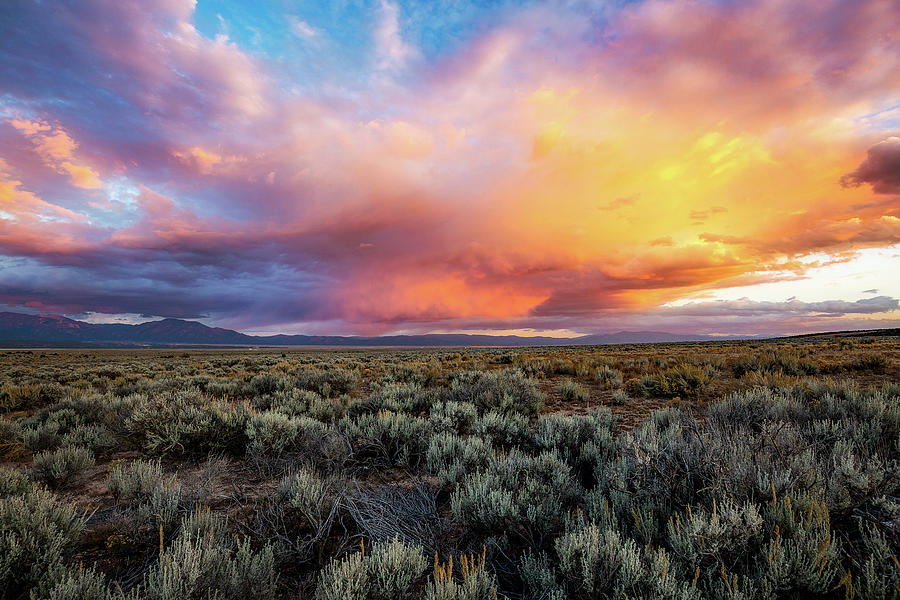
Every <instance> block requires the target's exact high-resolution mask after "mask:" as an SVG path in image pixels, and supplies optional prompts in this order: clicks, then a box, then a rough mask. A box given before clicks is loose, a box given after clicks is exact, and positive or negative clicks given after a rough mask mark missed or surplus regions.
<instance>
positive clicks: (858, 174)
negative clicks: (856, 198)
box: [841, 137, 900, 194]
mask: <svg viewBox="0 0 900 600" xmlns="http://www.w3.org/2000/svg"><path fill="white" fill-rule="evenodd" d="M864 183H868V184H869V185H871V186H872V191H873V192H875V193H876V194H900V137H889V138H888V139H886V140H884V141H881V142H878V143H877V144H875V145H874V146H872V147H871V148H869V151H868V152H867V154H866V160H864V161H863V162H862V163H860V165H859V166H858V167H857V168H856V170H855V171H853V172H851V173H847V174H846V175H844V176H843V177H841V185H842V186H844V187H845V188H846V187H859V186H860V185H862V184H864Z"/></svg>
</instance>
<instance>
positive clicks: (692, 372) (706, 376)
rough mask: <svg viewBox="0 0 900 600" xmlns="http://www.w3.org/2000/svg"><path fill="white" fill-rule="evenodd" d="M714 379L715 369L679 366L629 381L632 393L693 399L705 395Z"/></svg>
mask: <svg viewBox="0 0 900 600" xmlns="http://www.w3.org/2000/svg"><path fill="white" fill-rule="evenodd" d="M714 379H715V369H713V368H712V367H705V368H704V367H698V366H697V365H691V364H685V363H682V364H679V365H676V366H675V367H672V368H671V369H666V370H665V371H660V372H658V373H655V374H652V375H644V376H642V377H641V378H640V379H633V380H631V381H630V384H631V386H630V387H631V390H630V391H632V392H633V393H636V394H639V395H642V396H652V397H658V398H675V397H685V398H695V397H697V396H700V395H701V394H703V393H705V392H706V390H707V389H708V388H709V385H710V384H711V383H712V381H713V380H714Z"/></svg>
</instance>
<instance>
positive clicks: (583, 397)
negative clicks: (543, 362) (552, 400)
mask: <svg viewBox="0 0 900 600" xmlns="http://www.w3.org/2000/svg"><path fill="white" fill-rule="evenodd" d="M557 390H559V393H560V395H561V396H562V398H563V400H565V401H567V402H587V401H588V400H590V399H591V394H590V392H588V391H587V389H586V388H584V387H583V386H581V385H578V384H577V383H576V382H575V381H573V380H571V379H566V380H564V381H563V382H562V383H561V384H559V386H558V387H557Z"/></svg>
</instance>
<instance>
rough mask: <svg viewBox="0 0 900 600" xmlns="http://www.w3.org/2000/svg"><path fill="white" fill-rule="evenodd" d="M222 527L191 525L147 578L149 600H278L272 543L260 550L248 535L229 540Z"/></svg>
mask: <svg viewBox="0 0 900 600" xmlns="http://www.w3.org/2000/svg"><path fill="white" fill-rule="evenodd" d="M222 533H223V532H222V530H221V528H213V529H212V530H210V529H204V528H202V527H197V526H191V525H190V524H187V525H186V526H183V527H182V532H181V533H180V534H179V536H178V537H177V538H176V539H175V541H174V542H173V543H172V544H171V546H169V547H168V548H166V549H165V551H164V552H163V553H162V554H161V555H160V557H159V562H158V563H157V564H156V565H155V566H154V567H152V568H151V569H150V570H149V571H148V572H147V574H146V576H145V577H144V581H143V582H142V584H141V586H140V588H139V590H138V593H137V596H138V597H141V598H146V600H183V599H184V598H220V599H222V600H243V599H246V598H254V599H259V600H273V599H274V598H275V591H276V583H277V577H276V574H275V557H274V554H273V552H272V547H271V546H264V547H263V548H262V549H260V550H259V551H258V552H254V551H253V550H252V549H251V548H250V544H249V542H247V541H246V540H243V541H242V540H237V541H235V542H234V544H233V545H231V544H229V543H227V542H226V540H225V539H223V538H224V536H223V535H222Z"/></svg>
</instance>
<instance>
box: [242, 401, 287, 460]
mask: <svg viewBox="0 0 900 600" xmlns="http://www.w3.org/2000/svg"><path fill="white" fill-rule="evenodd" d="M245 433H246V435H247V439H248V440H249V443H248V444H247V450H248V451H249V452H254V453H259V454H264V455H269V456H275V457H278V456H281V454H282V453H283V452H284V451H285V450H287V449H288V448H291V447H292V446H293V445H294V443H295V442H296V439H297V436H298V435H299V433H300V420H299V419H298V418H295V417H289V416H288V415H286V414H284V413H281V412H276V411H273V410H267V411H265V412H262V413H258V414H255V415H253V416H252V417H250V419H248V421H247V429H246V430H245Z"/></svg>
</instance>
